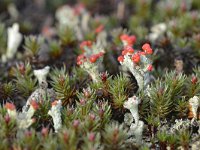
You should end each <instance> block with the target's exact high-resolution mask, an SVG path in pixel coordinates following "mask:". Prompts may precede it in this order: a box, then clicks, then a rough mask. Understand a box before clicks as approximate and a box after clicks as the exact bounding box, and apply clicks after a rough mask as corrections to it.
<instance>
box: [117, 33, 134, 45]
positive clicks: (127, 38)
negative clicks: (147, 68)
mask: <svg viewBox="0 0 200 150" xmlns="http://www.w3.org/2000/svg"><path fill="white" fill-rule="evenodd" d="M120 39H121V41H125V42H126V43H127V45H129V46H132V45H133V44H134V43H135V42H136V37H135V36H134V35H132V36H128V35H127V34H122V35H121V36H120Z"/></svg>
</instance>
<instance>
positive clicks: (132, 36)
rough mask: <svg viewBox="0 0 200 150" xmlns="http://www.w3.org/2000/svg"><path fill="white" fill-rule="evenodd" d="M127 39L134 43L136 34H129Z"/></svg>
mask: <svg viewBox="0 0 200 150" xmlns="http://www.w3.org/2000/svg"><path fill="white" fill-rule="evenodd" d="M129 41H130V42H131V43H132V44H134V43H135V42H136V36H135V35H131V36H129Z"/></svg>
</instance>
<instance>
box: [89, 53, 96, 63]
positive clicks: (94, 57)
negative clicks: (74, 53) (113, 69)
mask: <svg viewBox="0 0 200 150" xmlns="http://www.w3.org/2000/svg"><path fill="white" fill-rule="evenodd" d="M97 59H98V55H91V56H90V58H89V60H90V62H91V63H95V62H96V61H97Z"/></svg>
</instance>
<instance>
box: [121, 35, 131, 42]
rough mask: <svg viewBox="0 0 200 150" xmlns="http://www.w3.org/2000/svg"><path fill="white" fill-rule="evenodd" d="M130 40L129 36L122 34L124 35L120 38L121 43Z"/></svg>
mask: <svg viewBox="0 0 200 150" xmlns="http://www.w3.org/2000/svg"><path fill="white" fill-rule="evenodd" d="M128 38H129V36H128V35H127V34H122V35H121V36H120V40H121V41H126V40H127V39H128Z"/></svg>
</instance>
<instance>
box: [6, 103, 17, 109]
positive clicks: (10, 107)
mask: <svg viewBox="0 0 200 150" xmlns="http://www.w3.org/2000/svg"><path fill="white" fill-rule="evenodd" d="M5 108H6V109H9V110H15V109H16V108H15V105H14V104H12V103H8V102H6V104H5Z"/></svg>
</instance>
